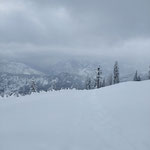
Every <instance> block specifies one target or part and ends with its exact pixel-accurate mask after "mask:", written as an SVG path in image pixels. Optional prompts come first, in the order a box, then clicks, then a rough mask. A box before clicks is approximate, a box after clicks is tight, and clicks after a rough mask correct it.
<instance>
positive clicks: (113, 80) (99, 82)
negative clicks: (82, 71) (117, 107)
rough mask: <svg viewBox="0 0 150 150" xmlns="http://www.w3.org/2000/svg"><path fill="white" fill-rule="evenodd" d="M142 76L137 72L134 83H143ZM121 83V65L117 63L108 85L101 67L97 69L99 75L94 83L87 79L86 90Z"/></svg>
mask: <svg viewBox="0 0 150 150" xmlns="http://www.w3.org/2000/svg"><path fill="white" fill-rule="evenodd" d="M148 79H150V66H149V71H148ZM141 80H142V79H141V76H140V75H139V74H138V71H137V70H136V72H135V74H134V77H133V81H141ZM119 82H120V73H119V64H118V61H116V62H115V64H114V67H113V74H110V75H109V76H108V78H107V83H106V79H105V78H104V77H102V68H101V66H99V67H98V68H97V73H96V78H95V79H94V81H92V79H91V78H90V77H88V78H87V81H86V85H85V86H86V89H87V90H89V89H94V88H101V87H105V86H109V85H112V84H117V83H119Z"/></svg>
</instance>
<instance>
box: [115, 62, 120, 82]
mask: <svg viewBox="0 0 150 150" xmlns="http://www.w3.org/2000/svg"><path fill="white" fill-rule="evenodd" d="M119 82H120V79H119V66H118V62H117V61H116V62H115V65H114V84H116V83H119Z"/></svg>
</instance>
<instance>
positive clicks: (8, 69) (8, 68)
mask: <svg viewBox="0 0 150 150" xmlns="http://www.w3.org/2000/svg"><path fill="white" fill-rule="evenodd" d="M0 72H5V73H11V74H26V75H32V74H36V75H43V73H41V72H40V71H37V70H35V69H32V68H31V67H29V66H27V65H25V64H23V63H19V62H11V61H0Z"/></svg>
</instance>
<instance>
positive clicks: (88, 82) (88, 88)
mask: <svg viewBox="0 0 150 150" xmlns="http://www.w3.org/2000/svg"><path fill="white" fill-rule="evenodd" d="M86 89H87V90H90V89H91V79H90V78H88V79H87V81H86Z"/></svg>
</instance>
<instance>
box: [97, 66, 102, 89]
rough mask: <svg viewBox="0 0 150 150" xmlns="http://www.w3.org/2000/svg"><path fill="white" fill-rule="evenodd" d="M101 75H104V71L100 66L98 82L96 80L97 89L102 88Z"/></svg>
mask: <svg viewBox="0 0 150 150" xmlns="http://www.w3.org/2000/svg"><path fill="white" fill-rule="evenodd" d="M101 75H102V69H101V67H100V66H99V67H98V68H97V80H96V87H97V88H101V87H102V81H101V80H102V77H101Z"/></svg>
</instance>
